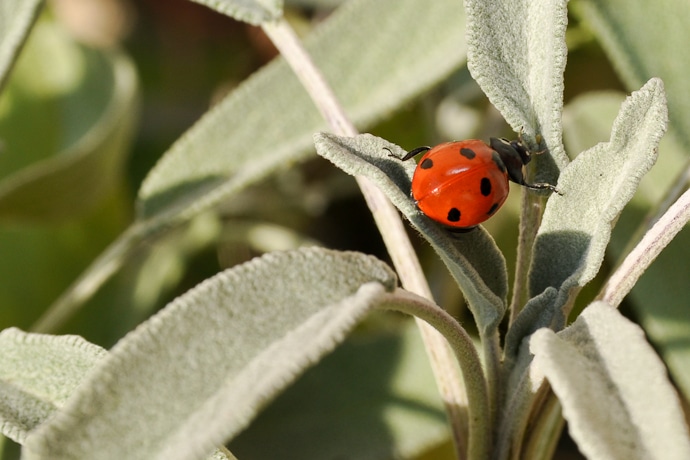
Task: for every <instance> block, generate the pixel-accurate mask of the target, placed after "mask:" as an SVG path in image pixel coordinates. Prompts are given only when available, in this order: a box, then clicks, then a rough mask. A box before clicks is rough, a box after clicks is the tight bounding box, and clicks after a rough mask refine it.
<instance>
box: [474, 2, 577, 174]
mask: <svg viewBox="0 0 690 460" xmlns="http://www.w3.org/2000/svg"><path fill="white" fill-rule="evenodd" d="M567 3H568V2H567V1H565V0H556V1H553V0H538V1H533V0H519V1H515V0H496V1H491V2H487V1H484V0H465V9H466V11H467V42H468V51H467V61H468V62H467V64H468V67H469V68H470V71H471V72H472V76H473V77H474V79H475V80H477V83H479V86H481V88H482V90H483V91H484V92H485V93H486V95H487V96H488V98H489V100H490V101H491V102H492V104H493V105H494V106H496V108H497V109H498V110H499V111H500V112H501V114H502V115H503V117H504V118H505V119H506V121H507V122H508V124H510V125H511V126H512V127H513V129H514V130H515V131H516V132H520V131H521V130H524V132H525V134H526V135H527V136H528V140H529V141H532V140H533V139H534V136H535V135H536V134H541V136H542V137H543V139H544V142H545V145H546V146H547V147H548V149H549V153H550V156H546V155H542V156H540V157H536V158H535V163H536V164H537V168H536V170H537V178H538V182H550V183H553V182H555V180H556V178H557V175H558V170H559V169H561V170H562V169H563V168H564V167H565V166H566V165H567V164H568V158H567V157H566V155H565V151H564V149H563V142H562V139H561V134H562V133H561V109H562V108H563V71H564V69H565V63H566V59H567V53H568V50H567V47H566V44H565V29H566V26H567V24H568V16H567V15H568V10H567ZM554 162H555V164H554Z"/></svg>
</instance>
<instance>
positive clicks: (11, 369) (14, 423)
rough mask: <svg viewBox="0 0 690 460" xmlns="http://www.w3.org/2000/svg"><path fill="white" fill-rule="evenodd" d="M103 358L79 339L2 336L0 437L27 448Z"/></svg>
mask: <svg viewBox="0 0 690 460" xmlns="http://www.w3.org/2000/svg"><path fill="white" fill-rule="evenodd" d="M105 354H106V351H105V350H104V349H102V348H101V347H98V346H96V345H92V344H90V343H89V342H87V341H86V340H84V339H82V338H81V337H77V336H69V335H66V336H59V337H58V336H49V335H43V334H29V333H26V332H22V331H20V330H19V329H16V328H10V329H5V330H4V331H2V332H0V433H2V434H3V435H5V436H7V437H8V438H10V439H12V440H14V441H16V442H18V443H21V442H23V441H24V439H25V438H26V436H27V434H28V433H29V432H30V431H31V430H33V429H34V428H36V427H37V426H38V425H40V424H41V423H43V422H45V421H46V420H47V419H48V418H49V417H50V416H51V415H52V414H53V413H54V412H55V410H56V409H58V408H59V407H62V406H63V405H64V403H65V401H66V400H67V398H68V397H69V396H70V395H71V394H72V392H73V391H74V389H75V388H76V387H77V386H78V385H79V384H80V383H81V381H82V380H83V379H84V376H85V375H86V374H87V372H88V371H89V370H91V368H93V366H94V365H95V364H96V363H97V362H98V361H100V360H101V359H102V358H103V356H105Z"/></svg>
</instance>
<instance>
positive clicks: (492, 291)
mask: <svg viewBox="0 0 690 460" xmlns="http://www.w3.org/2000/svg"><path fill="white" fill-rule="evenodd" d="M314 142H315V144H316V150H317V152H318V153H319V155H321V156H323V157H324V158H326V159H328V160H330V161H332V162H333V163H334V164H335V165H336V166H338V167H339V168H341V169H343V170H344V171H345V172H347V173H348V174H352V175H362V176H366V177H368V178H369V179H371V180H372V181H373V182H375V183H376V185H378V186H379V188H380V189H381V190H382V191H383V192H384V193H385V194H386V195H387V196H388V198H389V199H390V200H391V202H392V203H393V204H394V205H395V206H396V207H397V208H398V209H399V210H400V211H401V212H402V213H403V214H404V215H405V217H407V219H408V220H409V221H410V223H412V225H414V226H415V228H417V230H419V232H420V233H421V234H422V236H424V238H426V239H427V241H429V243H431V245H432V246H433V248H434V249H435V250H436V252H437V253H438V254H439V255H440V256H441V259H442V260H443V262H444V263H445V264H446V266H447V267H448V269H449V271H450V273H451V275H453V277H454V278H455V280H456V281H457V283H458V284H459V285H460V288H461V289H462V291H463V293H464V295H465V297H466V299H467V301H468V303H469V305H470V308H471V309H472V313H473V314H474V316H475V319H476V321H477V324H478V325H479V327H480V329H481V330H482V332H485V331H489V330H491V329H493V328H495V327H497V326H498V323H499V322H500V320H501V318H502V317H503V313H504V312H505V298H506V293H507V284H508V283H507V273H506V267H505V259H504V258H503V255H502V254H501V252H500V251H499V250H498V248H497V247H496V244H495V243H494V241H493V239H492V238H491V236H490V235H489V234H488V233H487V232H486V231H485V230H484V229H483V228H481V227H478V228H476V229H475V230H473V231H471V232H468V233H460V234H453V235H451V234H449V233H448V231H446V230H445V229H443V228H442V227H441V226H440V225H438V224H436V223H435V222H433V221H431V220H430V219H429V218H427V217H426V216H424V215H423V214H422V213H421V212H420V211H419V209H417V207H416V206H415V205H414V202H413V200H412V199H411V198H410V184H411V180H412V174H413V172H414V168H415V166H414V163H413V162H411V161H410V162H402V161H400V160H399V159H397V158H395V157H396V156H397V157H398V158H401V157H402V156H403V155H404V154H405V152H404V151H403V150H402V149H401V148H400V147H398V146H397V145H394V144H391V143H389V142H387V141H385V140H383V139H381V138H378V137H375V136H372V135H370V134H362V135H359V136H356V137H352V138H350V137H340V136H336V135H334V134H327V133H320V134H316V135H315V136H314ZM384 147H385V148H387V149H390V151H391V152H393V153H392V154H391V153H390V152H389V151H388V150H385V149H384Z"/></svg>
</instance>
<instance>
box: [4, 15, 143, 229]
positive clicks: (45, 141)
mask: <svg viewBox="0 0 690 460" xmlns="http://www.w3.org/2000/svg"><path fill="white" fill-rule="evenodd" d="M137 89H138V88H137V78H136V72H135V70H134V66H133V65H132V63H131V61H130V60H129V59H128V58H127V56H125V55H124V54H122V53H119V52H117V51H111V52H101V51H96V50H92V49H89V48H86V47H84V46H82V45H79V44H77V43H76V42H74V40H73V39H72V38H71V37H69V36H68V35H67V34H66V32H65V31H64V30H62V29H61V28H59V27H58V26H56V24H54V23H50V22H48V21H47V20H45V21H40V22H39V23H38V24H37V26H36V27H35V29H34V32H33V33H32V35H31V37H30V38H29V41H28V42H27V46H26V49H25V50H24V52H23V53H22V55H21V57H20V59H19V61H18V63H17V67H16V69H15V71H14V72H13V74H12V78H11V79H10V81H9V84H8V86H7V88H6V91H5V92H4V93H3V95H2V98H0V107H1V108H2V109H0V139H1V140H2V143H3V152H2V153H3V154H2V155H0V177H2V180H0V218H3V219H5V220H14V221H32V222H36V221H38V222H45V221H53V220H64V219H67V218H74V217H75V216H79V215H81V214H83V213H84V212H85V211H88V210H91V209H93V207H94V206H95V205H96V204H98V203H99V202H100V201H101V200H103V199H104V197H106V196H108V195H109V194H112V192H113V190H114V188H115V187H116V185H117V184H118V183H119V182H118V181H119V180H121V177H122V170H123V167H124V160H125V158H126V156H127V153H128V151H129V149H128V146H129V141H130V140H131V137H132V130H133V126H134V122H135V120H136V109H137ZM37 133H40V135H37Z"/></svg>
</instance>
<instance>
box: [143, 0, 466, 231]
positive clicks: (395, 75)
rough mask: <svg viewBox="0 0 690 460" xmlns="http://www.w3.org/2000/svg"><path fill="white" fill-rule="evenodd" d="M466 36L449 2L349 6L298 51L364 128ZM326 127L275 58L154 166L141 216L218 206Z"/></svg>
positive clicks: (429, 77)
mask: <svg viewBox="0 0 690 460" xmlns="http://www.w3.org/2000/svg"><path fill="white" fill-rule="evenodd" d="M353 24H357V26H356V27H353ZM410 30H423V31H424V33H423V34H411V33H410ZM463 32H464V30H463V12H462V7H461V5H459V4H458V2H457V1H455V0H437V1H435V2H432V3H420V2H418V1H416V0H355V1H352V2H349V3H348V4H347V5H344V6H343V7H342V8H340V9H339V10H338V11H336V12H335V13H334V14H333V15H332V16H331V18H329V20H328V21H326V22H325V23H324V25H323V26H322V27H320V28H319V29H318V30H317V31H315V32H314V33H313V34H311V35H310V36H309V37H307V39H306V40H305V46H306V48H307V50H308V51H309V53H310V54H311V55H312V57H313V59H314V61H315V63H316V65H317V66H318V67H319V69H320V70H321V71H322V72H323V73H324V75H325V77H326V80H327V81H328V82H329V83H330V84H331V85H332V87H333V89H334V91H335V93H336V95H337V96H338V98H339V99H340V101H342V103H343V105H344V108H345V110H346V112H347V113H348V114H350V116H351V119H352V120H353V121H354V122H355V123H356V124H357V125H359V126H362V125H368V124H371V123H372V122H374V121H375V120H380V119H381V118H382V117H384V116H386V115H388V114H389V113H390V112H391V111H392V110H394V109H396V108H397V107H400V106H401V105H403V104H405V103H406V102H407V101H409V100H410V99H411V98H413V97H414V96H416V95H418V94H419V93H420V92H422V91H424V90H426V89H428V88H429V87H431V86H432V85H433V84H435V83H437V82H439V81H440V80H441V79H442V78H444V77H446V76H447V75H449V73H450V72H451V71H452V70H453V69H455V68H457V67H458V66H459V65H460V63H461V62H462V61H463V60H464V57H465V50H464V47H463V42H464V39H463ZM401 49H404V50H405V52H404V53H400V52H398V51H399V50H401ZM353 63H356V64H353ZM414 69H425V70H424V71H423V72H418V71H415V70H414ZM276 114H279V116H277V115H276ZM325 128H326V125H325V123H324V121H323V120H322V119H321V116H320V115H319V114H318V112H317V111H316V109H315V107H314V104H313V103H312V101H311V100H310V99H309V98H308V96H307V94H306V92H305V91H304V89H303V88H302V87H301V85H300V83H299V82H298V80H297V78H296V77H295V76H294V74H293V73H292V71H291V70H290V69H289V68H288V66H287V65H286V64H285V62H284V61H283V60H282V59H277V60H275V61H274V62H272V63H271V64H269V65H268V66H266V67H265V68H263V69H262V70H260V71H259V72H257V73H256V74H254V75H253V76H252V77H250V78H249V79H247V80H246V81H245V82H244V83H243V84H242V85H240V86H239V87H238V88H237V89H236V90H235V91H233V92H232V93H231V94H230V95H229V96H228V97H226V98H225V99H224V100H223V101H222V102H221V103H219V104H218V105H217V106H216V107H215V108H214V109H212V110H211V111H210V112H209V113H207V114H206V115H205V116H204V117H203V118H202V119H201V120H200V121H199V122H198V123H197V124H196V125H195V126H194V127H192V128H191V129H190V130H189V131H188V132H187V133H186V134H185V135H184V136H183V137H182V138H181V139H180V140H179V141H178V142H176V143H175V144H174V145H173V146H172V148H171V149H170V150H169V151H168V152H167V153H166V154H165V156H164V157H163V158H162V159H161V161H160V162H159V163H158V164H157V165H156V166H155V167H154V168H153V170H151V172H150V173H149V175H148V177H147V178H146V180H145V181H144V183H143V185H142V187H141V189H140V191H139V207H140V217H141V218H144V219H147V218H152V217H156V218H166V219H176V218H177V219H184V218H186V217H187V216H188V215H190V214H192V213H195V212H198V210H199V209H201V208H204V207H208V206H211V205H214V204H217V203H218V202H219V201H220V200H222V199H223V198H226V197H227V196H228V195H229V194H232V193H236V192H238V191H239V190H242V189H243V188H245V187H247V186H248V185H249V184H251V183H254V182H256V181H258V180H260V179H262V178H264V177H266V176H268V175H269V174H271V173H273V172H275V171H276V170H278V169H279V168H282V167H284V165H286V164H293V163H294V162H295V161H299V160H302V159H304V158H306V157H307V156H309V155H310V154H312V152H313V150H312V139H311V136H312V134H313V133H314V132H316V131H322V130H324V129H325ZM164 215H165V217H164Z"/></svg>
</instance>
